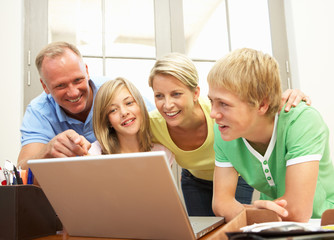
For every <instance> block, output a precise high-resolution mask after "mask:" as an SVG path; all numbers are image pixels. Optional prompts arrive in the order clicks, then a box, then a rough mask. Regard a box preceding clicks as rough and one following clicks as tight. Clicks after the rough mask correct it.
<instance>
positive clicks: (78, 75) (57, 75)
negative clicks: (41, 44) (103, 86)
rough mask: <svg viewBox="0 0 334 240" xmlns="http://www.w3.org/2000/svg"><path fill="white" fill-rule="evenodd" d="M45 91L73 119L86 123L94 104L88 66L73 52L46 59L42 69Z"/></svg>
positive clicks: (67, 51) (69, 51)
mask: <svg viewBox="0 0 334 240" xmlns="http://www.w3.org/2000/svg"><path fill="white" fill-rule="evenodd" d="M41 75H42V76H41V78H42V79H41V83H42V85H43V88H44V91H45V92H46V93H47V94H51V95H52V97H53V98H54V100H55V101H56V102H57V103H58V104H59V106H60V107H61V108H62V109H63V110H64V111H65V112H66V114H67V115H69V116H70V117H72V118H75V119H78V120H81V121H84V120H85V119H86V117H87V115H88V113H89V111H90V109H91V107H92V104H93V92H92V90H91V88H90V86H89V82H88V80H89V74H88V69H87V66H86V65H85V64H84V63H83V62H82V60H81V59H80V57H79V56H77V55H76V54H75V53H74V52H72V51H71V50H66V51H65V53H64V54H63V55H61V56H58V57H56V58H52V59H51V58H48V57H46V58H44V60H43V64H42V68H41Z"/></svg>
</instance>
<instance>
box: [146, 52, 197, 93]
mask: <svg viewBox="0 0 334 240" xmlns="http://www.w3.org/2000/svg"><path fill="white" fill-rule="evenodd" d="M158 74H163V75H171V76H173V77H175V78H177V79H178V80H180V82H182V83H183V84H184V85H186V86H187V87H189V89H190V90H195V89H196V87H197V86H198V73H197V70H196V67H195V65H194V63H193V62H192V61H191V59H190V58H188V57H187V56H186V55H184V54H181V53H176V52H174V53H169V54H167V55H165V56H163V57H161V58H160V59H158V60H157V61H156V62H155V64H154V66H153V68H152V70H151V73H150V76H149V80H148V84H149V86H150V87H151V88H153V79H154V77H155V76H156V75H158Z"/></svg>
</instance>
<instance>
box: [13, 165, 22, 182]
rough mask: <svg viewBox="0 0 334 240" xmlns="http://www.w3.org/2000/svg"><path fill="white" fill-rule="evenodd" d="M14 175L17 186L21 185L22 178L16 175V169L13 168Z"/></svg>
mask: <svg viewBox="0 0 334 240" xmlns="http://www.w3.org/2000/svg"><path fill="white" fill-rule="evenodd" d="M14 173H15V177H16V181H17V184H23V182H22V178H21V177H20V174H19V173H18V171H17V169H16V167H15V166H14Z"/></svg>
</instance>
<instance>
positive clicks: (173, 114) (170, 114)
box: [165, 110, 181, 117]
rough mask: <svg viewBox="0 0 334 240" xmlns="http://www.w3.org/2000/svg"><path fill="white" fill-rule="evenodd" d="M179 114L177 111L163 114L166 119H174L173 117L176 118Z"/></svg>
mask: <svg viewBox="0 0 334 240" xmlns="http://www.w3.org/2000/svg"><path fill="white" fill-rule="evenodd" d="M180 112H181V110H179V111H176V112H168V113H167V112H166V113H165V114H166V115H167V116H168V117H174V116H176V115H177V114H178V113H180Z"/></svg>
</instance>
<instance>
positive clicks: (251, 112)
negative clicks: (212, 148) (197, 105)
mask: <svg viewBox="0 0 334 240" xmlns="http://www.w3.org/2000/svg"><path fill="white" fill-rule="evenodd" d="M208 95H209V99H210V101H211V106H212V107H211V114H210V117H211V118H213V119H215V121H216V123H217V124H218V126H219V131H220V135H221V138H222V139H223V140H224V141H231V140H234V139H237V138H239V137H244V138H246V139H252V138H254V134H257V133H254V132H253V131H254V129H256V128H255V127H256V125H257V119H258V114H257V113H258V111H257V109H256V108H255V107H252V106H250V105H249V104H248V103H247V102H245V101H242V100H241V99H240V98H239V97H238V96H237V95H236V94H234V93H232V92H231V91H228V90H226V89H225V88H223V87H212V86H210V85H209V94H208Z"/></svg>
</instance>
